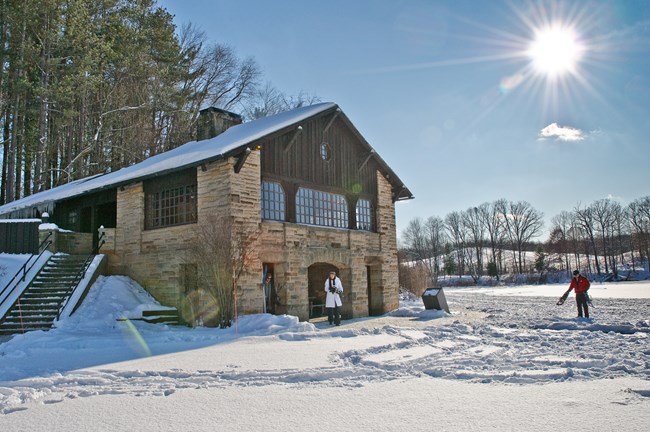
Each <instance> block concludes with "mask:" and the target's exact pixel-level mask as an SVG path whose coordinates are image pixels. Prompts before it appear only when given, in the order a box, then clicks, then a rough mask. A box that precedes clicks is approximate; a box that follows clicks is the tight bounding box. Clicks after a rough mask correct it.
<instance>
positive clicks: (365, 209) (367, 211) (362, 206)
mask: <svg viewBox="0 0 650 432" xmlns="http://www.w3.org/2000/svg"><path fill="white" fill-rule="evenodd" d="M372 220H373V218H372V204H371V203H370V201H369V200H367V199H361V198H360V199H359V200H358V201H357V229H359V230H364V231H372V229H373V226H372Z"/></svg>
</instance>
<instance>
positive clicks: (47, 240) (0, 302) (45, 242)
mask: <svg viewBox="0 0 650 432" xmlns="http://www.w3.org/2000/svg"><path fill="white" fill-rule="evenodd" d="M51 236H52V231H50V232H49V233H48V234H47V236H46V237H45V238H44V239H43V241H42V242H41V244H40V245H39V246H38V250H39V254H38V255H35V254H32V255H31V256H30V257H29V258H28V259H27V261H25V264H23V265H22V267H21V268H20V269H18V271H17V272H16V274H15V275H14V277H12V278H11V280H10V281H9V282H8V283H7V285H5V287H4V288H3V289H2V291H0V299H2V296H3V295H4V293H5V292H7V296H6V297H5V298H4V300H0V308H1V307H2V305H3V304H4V303H5V302H6V301H8V299H9V294H10V293H11V292H13V290H15V289H16V287H17V286H18V284H19V283H21V282H24V281H25V278H26V277H27V274H28V273H29V272H30V271H31V270H32V268H33V267H34V265H35V264H36V263H37V262H38V260H39V259H40V258H41V256H42V255H43V254H44V253H45V251H46V250H47V248H48V247H49V246H50V245H51V244H52V240H50V237H51ZM35 256H36V259H35V260H34V261H33V262H32V263H31V265H30V266H29V268H27V265H29V263H30V261H31V260H32V258H34V257H35ZM21 273H22V277H21V278H20V279H18V280H16V278H17V277H18V276H20V274H21ZM14 281H15V283H14V284H13V287H12V288H11V289H10V290H9V291H7V289H8V288H9V287H10V286H11V284H12V283H13V282H14ZM18 300H20V298H19V299H18Z"/></svg>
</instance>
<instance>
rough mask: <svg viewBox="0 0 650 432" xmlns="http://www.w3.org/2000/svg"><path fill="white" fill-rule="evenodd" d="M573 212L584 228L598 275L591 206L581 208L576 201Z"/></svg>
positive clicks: (598, 267) (598, 264)
mask: <svg viewBox="0 0 650 432" xmlns="http://www.w3.org/2000/svg"><path fill="white" fill-rule="evenodd" d="M574 214H575V216H576V221H577V222H578V224H579V225H580V227H581V228H582V229H583V230H584V232H585V234H586V236H587V238H588V240H589V244H590V245H591V248H592V251H593V253H594V264H595V265H596V272H597V273H598V274H599V275H600V274H601V271H600V261H599V260H598V248H597V247H596V234H595V231H594V226H595V218H594V213H593V209H592V208H591V207H587V208H584V209H581V208H580V203H578V205H576V207H575V209H574Z"/></svg>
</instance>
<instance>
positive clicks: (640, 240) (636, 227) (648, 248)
mask: <svg viewBox="0 0 650 432" xmlns="http://www.w3.org/2000/svg"><path fill="white" fill-rule="evenodd" d="M626 216H627V219H628V220H629V222H630V224H631V226H632V229H633V231H634V232H633V235H634V239H635V240H634V241H635V243H636V244H637V245H638V249H639V252H640V255H641V260H642V261H645V266H646V268H648V267H650V264H649V263H650V196H646V197H643V198H638V199H636V200H634V201H633V202H632V203H630V204H629V205H628V206H627V209H626Z"/></svg>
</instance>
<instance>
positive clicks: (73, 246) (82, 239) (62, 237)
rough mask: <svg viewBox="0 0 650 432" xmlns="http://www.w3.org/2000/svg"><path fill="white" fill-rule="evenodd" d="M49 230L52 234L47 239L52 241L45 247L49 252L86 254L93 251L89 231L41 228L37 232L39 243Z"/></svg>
mask: <svg viewBox="0 0 650 432" xmlns="http://www.w3.org/2000/svg"><path fill="white" fill-rule="evenodd" d="M50 232H51V233H52V235H51V236H50V238H49V239H50V240H51V241H52V243H51V244H50V246H48V248H47V249H48V250H49V251H50V252H62V253H66V254H70V255H88V254H90V253H92V251H93V235H92V234H91V233H80V232H71V231H60V230H58V229H51V230H41V231H40V232H39V239H40V242H41V243H42V242H43V240H44V239H45V237H46V236H47V235H48V233H50Z"/></svg>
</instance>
